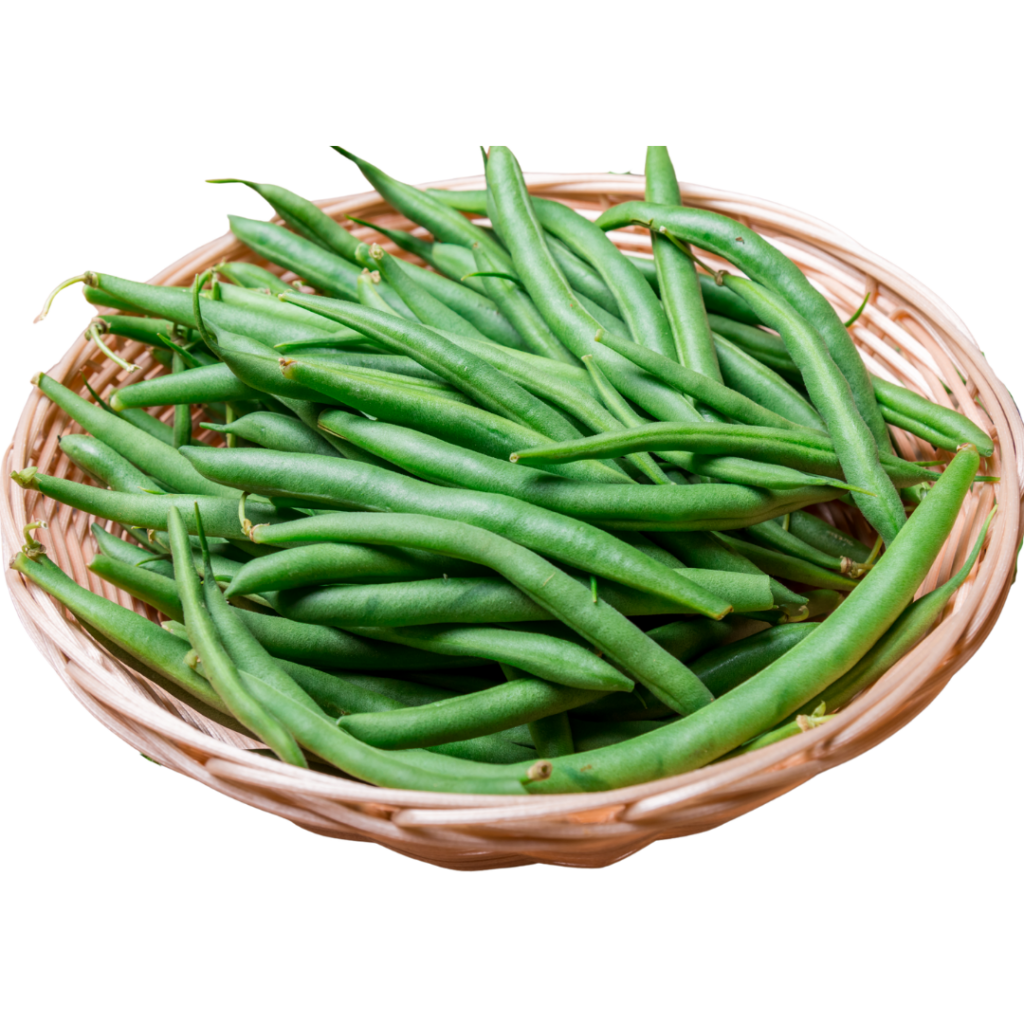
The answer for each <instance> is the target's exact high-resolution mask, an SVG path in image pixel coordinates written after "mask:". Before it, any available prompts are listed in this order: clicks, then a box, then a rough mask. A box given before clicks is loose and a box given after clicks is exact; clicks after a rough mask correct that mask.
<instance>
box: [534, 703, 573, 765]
mask: <svg viewBox="0 0 1024 1024" xmlns="http://www.w3.org/2000/svg"><path fill="white" fill-rule="evenodd" d="M527 724H528V726H529V729H530V739H531V740H532V741H533V747H534V749H535V750H536V751H537V756H538V757H545V758H546V757H564V756H565V755H566V754H574V753H575V752H576V744H575V742H574V741H573V736H572V725H571V724H570V722H569V715H568V714H567V713H566V712H565V711H561V712H559V713H558V714H557V715H545V716H544V717H543V718H537V719H535V720H534V721H532V722H529V723H527Z"/></svg>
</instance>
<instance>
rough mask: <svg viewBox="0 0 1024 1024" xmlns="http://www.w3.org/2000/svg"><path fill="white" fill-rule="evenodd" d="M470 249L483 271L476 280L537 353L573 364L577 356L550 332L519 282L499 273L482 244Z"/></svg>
mask: <svg viewBox="0 0 1024 1024" xmlns="http://www.w3.org/2000/svg"><path fill="white" fill-rule="evenodd" d="M471 252H472V256H473V260H474V267H475V271H476V272H479V273H480V274H481V275H482V276H480V277H477V278H474V280H477V281H480V282H482V285H483V288H484V290H485V291H486V293H487V296H488V297H489V298H490V299H491V301H492V302H493V303H494V304H495V305H496V306H497V307H498V309H500V310H501V311H502V313H503V314H504V315H505V317H506V318H507V319H508V321H509V322H510V323H511V324H512V325H513V326H514V327H515V329H516V331H517V332H518V333H519V335H520V336H521V337H522V339H523V341H524V342H525V344H526V346H527V348H528V349H529V350H530V351H531V352H533V353H535V354H536V355H538V356H547V357H548V358H550V359H554V360H557V361H558V362H561V363H565V364H566V365H567V366H574V365H575V363H576V360H575V359H574V358H573V356H572V354H571V353H570V352H569V351H568V349H566V347H565V346H564V345H563V344H562V343H561V342H560V341H559V340H558V339H557V338H556V337H555V336H554V334H552V333H551V330H550V328H549V327H548V325H547V324H546V323H545V322H544V318H543V317H542V316H541V315H540V313H539V312H538V311H537V307H536V306H534V304H533V303H532V302H531V301H530V298H529V296H528V295H527V294H526V293H525V292H524V291H523V290H522V289H521V288H520V286H519V285H518V284H516V283H515V282H514V281H509V280H508V279H507V278H504V277H499V276H496V272H497V271H498V270H499V267H498V265H497V264H495V263H494V262H493V261H492V260H491V258H490V255H489V254H488V253H487V252H486V251H485V250H484V249H482V248H481V247H480V246H479V245H474V246H473V249H472V250H471Z"/></svg>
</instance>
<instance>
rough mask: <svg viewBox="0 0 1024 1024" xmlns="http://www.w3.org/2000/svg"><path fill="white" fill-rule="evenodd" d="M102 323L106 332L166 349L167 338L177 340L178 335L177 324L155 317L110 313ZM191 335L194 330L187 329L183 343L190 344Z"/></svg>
mask: <svg viewBox="0 0 1024 1024" xmlns="http://www.w3.org/2000/svg"><path fill="white" fill-rule="evenodd" d="M101 323H102V326H103V333H104V334H114V335H117V336H118V337H121V338H130V339H131V340H132V341H141V342H142V343H143V344H144V345H152V346H153V347H154V348H161V349H166V348H167V340H168V339H171V340H175V339H176V338H177V337H178V330H177V324H175V323H172V322H171V321H170V320H160V319H157V318H154V317H148V316H118V315H116V314H110V315H108V316H104V317H102V318H101ZM191 337H193V335H192V332H191V331H185V337H184V338H181V339H180V340H181V343H182V344H188V343H189V340H190V338H191ZM196 354H198V353H196Z"/></svg>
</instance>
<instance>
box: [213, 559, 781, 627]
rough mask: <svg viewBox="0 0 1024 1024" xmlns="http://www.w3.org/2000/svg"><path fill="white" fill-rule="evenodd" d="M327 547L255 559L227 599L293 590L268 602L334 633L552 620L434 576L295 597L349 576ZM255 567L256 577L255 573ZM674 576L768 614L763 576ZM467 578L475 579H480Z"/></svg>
mask: <svg viewBox="0 0 1024 1024" xmlns="http://www.w3.org/2000/svg"><path fill="white" fill-rule="evenodd" d="M329 546H330V545H326V544H311V545H309V546H308V547H302V548H298V549H297V550H294V551H289V552H278V553H276V554H274V555H268V556H267V558H257V559H255V560H254V562H252V563H249V564H250V565H251V566H252V570H250V572H249V573H247V574H246V576H244V577H242V578H241V579H240V580H239V581H238V582H237V583H236V582H233V583H232V586H231V588H230V589H229V595H233V594H246V593H250V594H251V593H263V592H268V591H278V590H285V591H292V593H284V594H282V593H278V594H277V597H276V599H275V602H274V607H275V609H276V610H277V611H279V612H280V613H281V614H282V615H285V616H287V617H288V618H290V619H296V620H298V621H300V622H315V623H319V624H322V625H327V626H335V627H336V628H339V629H348V628H350V627H353V626H385V627H399V626H420V625H435V624H437V623H449V624H478V625H484V624H487V623H509V622H531V621H544V620H549V619H552V618H554V616H553V615H552V613H551V612H550V611H548V610H547V609H545V608H542V607H541V606H540V605H538V604H537V603H536V602H535V601H532V600H530V598H528V597H526V596H525V595H524V594H523V593H522V592H521V591H520V590H518V589H517V588H516V587H514V586H513V585H512V584H511V583H506V582H505V581H504V580H500V579H475V578H468V579H467V578H462V577H460V576H445V577H442V578H437V577H436V576H435V577H430V578H426V579H412V580H408V579H407V580H398V581H386V582H381V583H374V582H369V581H366V580H357V581H356V583H357V584H358V585H350V586H344V587H323V586H320V587H316V588H315V589H311V590H299V591H298V592H295V588H298V587H311V586H313V585H314V584H317V583H322V582H323V583H331V582H337V581H338V577H339V576H342V575H343V574H345V575H346V576H347V574H348V573H349V569H348V565H347V564H346V563H348V562H351V561H352V559H351V556H349V557H346V555H345V554H340V555H339V554H338V553H337V552H332V551H323V550H318V551H317V552H315V554H313V553H310V554H307V552H309V551H310V549H312V548H316V549H323V548H326V547H329ZM339 546H340V547H343V548H345V547H350V545H339ZM286 554H290V555H294V556H295V558H294V560H293V563H292V564H289V565H287V567H286V565H285V560H284V558H282V555H286ZM268 558H273V559H275V564H274V565H272V566H271V570H276V571H269V570H265V569H264V567H263V565H262V563H263V562H265V561H267V559H268ZM452 561H454V560H452ZM257 566H259V570H262V571H259V570H257ZM331 570H333V572H332V571H331ZM410 571H411V570H409V569H407V570H406V573H405V575H406V576H408V575H409V573H410ZM677 571H679V572H680V575H682V576H684V577H686V578H687V579H689V580H691V581H692V582H693V583H695V584H696V585H697V586H700V587H703V588H704V589H705V590H707V591H709V592H710V593H712V594H714V595H716V596H718V597H719V598H721V600H723V601H725V602H726V603H728V604H729V605H731V606H732V607H733V609H734V611H736V612H739V613H744V612H756V611H767V610H768V609H770V608H771V607H772V606H773V604H774V600H773V598H772V594H771V588H770V587H769V585H768V579H767V577H765V576H750V575H746V574H744V573H728V572H726V573H722V572H716V571H714V570H708V569H687V568H685V567H684V568H683V569H681V570H677ZM421 573H422V570H421ZM472 575H473V576H478V575H479V572H477V573H474V574H472ZM332 577H333V578H332ZM251 578H255V579H256V580H258V581H259V584H260V586H259V589H258V590H257V589H253V583H251V582H249V580H250V579H251ZM347 578H351V577H350V576H347ZM595 580H596V577H595ZM580 582H581V583H584V584H585V583H587V582H589V581H587V580H585V579H580ZM597 592H598V595H599V596H600V598H601V600H603V601H605V602H606V603H608V604H609V605H611V606H612V607H613V608H615V609H616V610H617V611H619V612H621V613H622V614H623V615H626V616H635V615H671V614H674V613H677V612H678V610H679V608H678V605H677V604H675V603H674V602H672V601H667V600H665V599H664V598H659V597H655V596H653V595H650V594H641V593H639V592H637V591H631V590H628V589H626V588H624V587H621V586H620V585H617V584H614V583H608V582H598V584H597Z"/></svg>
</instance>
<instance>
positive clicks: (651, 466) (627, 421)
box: [509, 356, 672, 484]
mask: <svg viewBox="0 0 1024 1024" xmlns="http://www.w3.org/2000/svg"><path fill="white" fill-rule="evenodd" d="M583 365H584V366H585V367H586V368H587V372H588V373H589V374H590V379H591V380H592V381H593V382H594V387H595V388H597V392H598V394H599V395H600V396H601V400H602V401H603V402H604V404H605V406H606V407H607V408H608V410H609V411H610V412H611V414H612V415H613V416H614V417H615V418H616V419H617V420H618V421H619V422H620V423H621V424H622V425H623V426H625V427H637V426H640V425H641V424H642V423H643V422H644V421H643V420H642V419H641V418H640V417H639V416H637V414H636V413H635V412H633V410H632V408H631V407H630V405H629V403H628V402H627V401H626V400H625V399H624V398H623V397H622V395H620V394H619V393H618V391H616V390H615V385H614V384H612V382H611V381H610V380H609V379H608V378H607V377H606V376H605V374H604V373H603V371H602V370H601V368H600V367H599V366H598V365H597V363H595V362H594V357H593V356H584V357H583ZM509 458H510V459H511V460H512V461H513V462H514V461H517V460H516V458H515V453H514V452H513V453H512V455H510V456H509ZM627 458H628V459H630V460H631V461H632V462H633V465H634V466H636V467H637V469H639V470H640V471H641V472H642V473H644V474H645V475H646V476H647V477H648V478H649V479H650V480H651V482H652V483H655V484H668V483H671V482H672V481H671V480H669V478H668V477H667V476H665V471H664V470H663V469H662V468H661V467H660V466H659V465H658V464H657V463H656V462H655V461H654V458H653V457H652V456H651V453H650V452H632V453H630V454H629V455H628V456H627Z"/></svg>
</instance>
